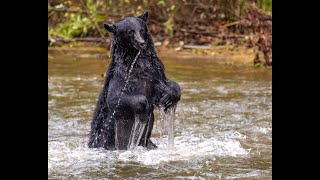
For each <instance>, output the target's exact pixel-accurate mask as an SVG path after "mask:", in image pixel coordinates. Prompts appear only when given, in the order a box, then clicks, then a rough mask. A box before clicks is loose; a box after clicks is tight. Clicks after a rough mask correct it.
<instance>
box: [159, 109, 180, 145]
mask: <svg viewBox="0 0 320 180" xmlns="http://www.w3.org/2000/svg"><path fill="white" fill-rule="evenodd" d="M176 108H177V105H174V106H172V107H170V108H169V109H168V110H167V112H165V111H164V108H163V107H160V109H159V120H158V123H157V127H156V128H157V130H158V131H159V133H160V138H159V141H162V138H163V137H164V134H165V133H167V135H168V148H169V149H171V150H172V149H174V119H175V112H176Z"/></svg>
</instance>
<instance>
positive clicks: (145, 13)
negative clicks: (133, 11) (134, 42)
mask: <svg viewBox="0 0 320 180" xmlns="http://www.w3.org/2000/svg"><path fill="white" fill-rule="evenodd" d="M138 18H140V19H142V20H143V21H144V22H147V19H148V11H144V12H143V13H142V14H140V15H139V16H138Z"/></svg>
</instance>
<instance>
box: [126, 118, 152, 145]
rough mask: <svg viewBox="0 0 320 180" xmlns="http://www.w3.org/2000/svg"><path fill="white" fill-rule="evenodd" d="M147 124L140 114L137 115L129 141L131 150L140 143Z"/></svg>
mask: <svg viewBox="0 0 320 180" xmlns="http://www.w3.org/2000/svg"><path fill="white" fill-rule="evenodd" d="M146 124H147V123H142V122H141V121H140V120H139V118H138V116H135V118H134V124H133V126H132V129H131V134H130V138H129V143H128V149H129V150H132V149H134V148H135V147H137V146H138V145H139V142H140V140H141V136H142V134H143V131H144V128H145V127H146Z"/></svg>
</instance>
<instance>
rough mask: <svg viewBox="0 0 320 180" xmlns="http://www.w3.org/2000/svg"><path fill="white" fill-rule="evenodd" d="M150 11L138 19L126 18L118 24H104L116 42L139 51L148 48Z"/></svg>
mask: <svg viewBox="0 0 320 180" xmlns="http://www.w3.org/2000/svg"><path fill="white" fill-rule="evenodd" d="M147 19H148V11H144V12H143V13H142V14H141V15H139V16H137V17H126V18H124V19H122V20H121V21H119V22H118V23H116V24H107V23H105V24H103V25H104V27H105V28H106V29H107V30H108V31H109V32H111V33H112V34H113V36H114V38H115V40H116V41H120V42H121V43H122V44H123V45H125V46H127V47H133V48H135V49H137V50H140V49H144V48H146V44H147V31H148V29H147Z"/></svg>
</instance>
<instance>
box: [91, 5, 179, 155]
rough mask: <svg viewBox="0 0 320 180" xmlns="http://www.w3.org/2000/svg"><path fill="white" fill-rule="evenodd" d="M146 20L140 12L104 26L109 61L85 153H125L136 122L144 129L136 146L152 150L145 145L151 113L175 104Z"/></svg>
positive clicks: (171, 85) (176, 89)
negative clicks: (99, 150) (108, 35)
mask: <svg viewBox="0 0 320 180" xmlns="http://www.w3.org/2000/svg"><path fill="white" fill-rule="evenodd" d="M147 18H148V12H147V11H145V12H143V13H142V14H141V15H139V16H137V17H126V18H124V19H122V20H121V21H119V22H118V23H116V24H104V27H105V28H106V29H107V30H108V31H109V32H111V33H112V34H113V38H112V42H111V53H112V60H111V62H110V64H109V68H108V71H107V74H106V79H105V83H104V86H103V89H102V91H101V93H100V96H99V98H98V102H97V105H96V109H95V112H94V115H93V119H92V122H91V131H90V137H89V143H88V146H89V148H99V147H103V148H105V149H108V150H115V149H118V150H126V149H128V143H129V138H130V135H131V133H132V132H131V131H132V128H133V125H134V122H135V120H136V119H139V122H141V123H143V124H145V127H144V129H143V130H142V132H143V133H142V134H141V138H139V139H140V141H139V144H138V145H140V146H143V147H147V148H148V149H154V148H157V146H156V145H155V144H154V143H153V142H152V141H151V140H150V136H151V131H152V128H153V123H154V113H153V110H154V108H156V107H162V108H164V110H165V111H167V110H168V109H170V108H171V107H173V106H174V105H176V104H177V102H178V101H179V100H180V96H181V92H180V87H179V85H178V84H177V83H176V82H173V81H170V80H169V79H168V78H167V77H166V75H165V69H164V65H163V64H162V62H161V60H160V59H159V58H158V56H157V53H156V51H155V48H154V45H153V41H152V38H151V35H150V32H149V31H148V28H147ZM131 66H132V67H131ZM130 67H131V68H130Z"/></svg>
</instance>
